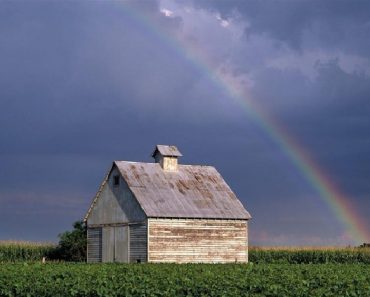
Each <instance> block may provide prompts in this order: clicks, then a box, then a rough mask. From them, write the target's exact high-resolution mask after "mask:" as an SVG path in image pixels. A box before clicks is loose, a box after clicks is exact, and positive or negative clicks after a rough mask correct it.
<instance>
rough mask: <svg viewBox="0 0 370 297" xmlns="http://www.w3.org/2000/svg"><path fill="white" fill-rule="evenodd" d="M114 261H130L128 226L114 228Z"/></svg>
mask: <svg viewBox="0 0 370 297" xmlns="http://www.w3.org/2000/svg"><path fill="white" fill-rule="evenodd" d="M114 261H115V262H121V263H128V226H120V227H115V228H114Z"/></svg>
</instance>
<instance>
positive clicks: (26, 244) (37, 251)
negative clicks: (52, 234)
mask: <svg viewBox="0 0 370 297" xmlns="http://www.w3.org/2000/svg"><path fill="white" fill-rule="evenodd" d="M54 249H55V245H54V244H51V243H41V242H30V241H10V240H6V241H0V263H3V262H19V261H22V262H24V261H39V260H41V258H42V257H46V256H48V255H49V254H50V253H51V252H52V251H53V250H54Z"/></svg>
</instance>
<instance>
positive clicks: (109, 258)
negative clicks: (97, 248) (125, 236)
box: [102, 227, 114, 262]
mask: <svg viewBox="0 0 370 297" xmlns="http://www.w3.org/2000/svg"><path fill="white" fill-rule="evenodd" d="M102 235H103V236H102V242H103V248H102V260H103V262H113V260H114V227H103V234H102Z"/></svg>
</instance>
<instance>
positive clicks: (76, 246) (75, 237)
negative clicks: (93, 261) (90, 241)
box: [49, 221, 87, 262]
mask: <svg viewBox="0 0 370 297" xmlns="http://www.w3.org/2000/svg"><path fill="white" fill-rule="evenodd" d="M86 230H87V229H86V226H85V224H84V223H83V222H82V221H77V222H75V223H74V224H73V230H72V231H66V232H64V233H61V234H59V235H58V237H59V239H60V240H59V244H58V246H57V247H56V249H55V250H54V251H53V252H52V253H51V254H50V255H49V257H50V258H51V259H52V260H62V261H72V262H83V261H86V245H87V231H86Z"/></svg>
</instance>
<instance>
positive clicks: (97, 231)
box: [87, 228, 102, 263]
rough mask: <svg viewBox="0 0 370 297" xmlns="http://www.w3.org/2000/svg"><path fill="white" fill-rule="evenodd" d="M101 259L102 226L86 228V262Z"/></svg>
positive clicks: (94, 261)
mask: <svg viewBox="0 0 370 297" xmlns="http://www.w3.org/2000/svg"><path fill="white" fill-rule="evenodd" d="M101 261H102V228H88V229H87V262H89V263H96V262H101Z"/></svg>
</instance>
